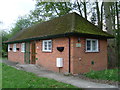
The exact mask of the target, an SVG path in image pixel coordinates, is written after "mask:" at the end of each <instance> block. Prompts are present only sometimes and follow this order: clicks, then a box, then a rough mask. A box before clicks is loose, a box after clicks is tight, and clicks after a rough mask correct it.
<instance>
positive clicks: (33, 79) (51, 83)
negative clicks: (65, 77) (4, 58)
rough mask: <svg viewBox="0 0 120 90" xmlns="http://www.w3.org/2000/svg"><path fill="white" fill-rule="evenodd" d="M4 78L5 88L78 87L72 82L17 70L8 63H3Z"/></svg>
mask: <svg viewBox="0 0 120 90" xmlns="http://www.w3.org/2000/svg"><path fill="white" fill-rule="evenodd" d="M2 80H3V81H2V87H3V88H76V87H75V86H72V85H70V84H65V83H61V82H58V81H55V80H53V79H48V78H43V77H38V76H36V75H35V74H33V73H29V72H25V71H21V70H17V69H15V68H13V67H10V66H7V65H6V64H2Z"/></svg>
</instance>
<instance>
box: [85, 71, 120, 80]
mask: <svg viewBox="0 0 120 90" xmlns="http://www.w3.org/2000/svg"><path fill="white" fill-rule="evenodd" d="M85 76H86V77H89V78H92V79H102V80H113V81H120V79H119V78H118V69H108V70H103V71H93V70H92V71H91V72H89V73H86V74H85Z"/></svg>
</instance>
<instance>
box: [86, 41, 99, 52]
mask: <svg viewBox="0 0 120 90" xmlns="http://www.w3.org/2000/svg"><path fill="white" fill-rule="evenodd" d="M86 52H98V40H97V39H86Z"/></svg>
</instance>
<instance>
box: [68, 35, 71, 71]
mask: <svg viewBox="0 0 120 90" xmlns="http://www.w3.org/2000/svg"><path fill="white" fill-rule="evenodd" d="M70 44H71V39H70V37H68V45H69V62H68V72H69V73H70V72H71V71H70V69H71V68H70V66H71V60H70V59H71V58H70V56H71V50H70Z"/></svg>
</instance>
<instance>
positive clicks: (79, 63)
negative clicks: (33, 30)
mask: <svg viewBox="0 0 120 90" xmlns="http://www.w3.org/2000/svg"><path fill="white" fill-rule="evenodd" d="M89 39H90V38H89ZM80 40H81V41H80V42H79V43H81V47H76V43H78V37H71V44H70V47H71V50H70V51H71V53H70V54H71V56H70V58H71V65H70V66H71V67H70V69H71V73H72V74H77V73H85V72H89V71H90V70H103V69H106V68H107V40H105V39H100V40H99V48H100V51H99V52H94V53H93V52H89V53H88V52H85V40H86V38H80ZM30 45H31V44H30ZM10 47H12V48H13V44H11V45H10ZM57 47H64V51H63V52H59V51H58V50H57ZM17 48H20V49H19V51H16V52H13V51H9V52H8V59H9V60H11V61H15V62H20V63H22V64H24V53H23V52H21V43H17ZM30 51H31V50H30ZM36 53H37V54H36V58H38V60H36V64H39V65H41V66H43V67H45V68H46V69H48V70H52V71H55V72H62V73H65V72H68V70H69V40H68V38H67V37H64V38H55V39H52V52H43V51H42V40H39V41H36ZM56 58H63V67H62V68H60V69H59V68H58V67H56ZM91 61H94V65H92V64H91Z"/></svg>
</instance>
